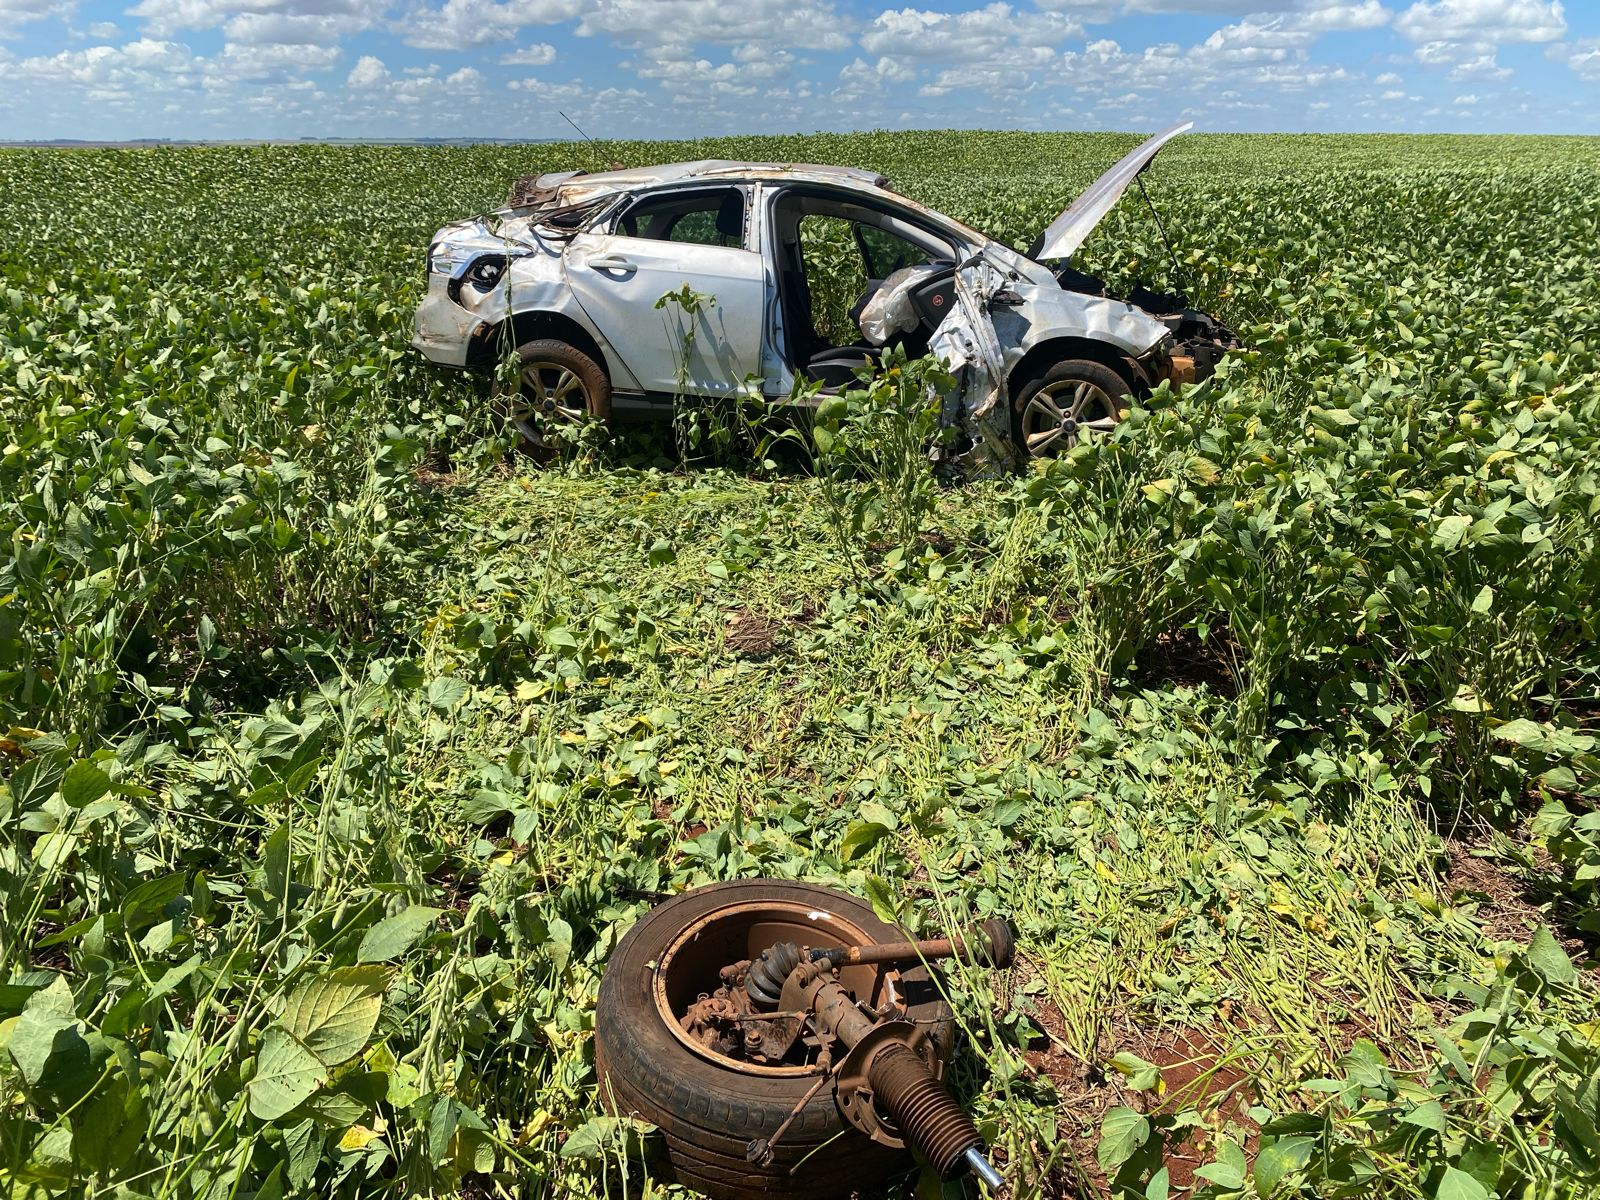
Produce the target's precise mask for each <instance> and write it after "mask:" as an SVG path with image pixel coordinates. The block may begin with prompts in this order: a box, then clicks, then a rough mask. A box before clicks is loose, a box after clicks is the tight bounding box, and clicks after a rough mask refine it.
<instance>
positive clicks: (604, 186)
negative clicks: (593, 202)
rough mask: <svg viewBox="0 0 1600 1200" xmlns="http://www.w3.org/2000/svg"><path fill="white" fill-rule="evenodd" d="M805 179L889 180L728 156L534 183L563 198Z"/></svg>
mask: <svg viewBox="0 0 1600 1200" xmlns="http://www.w3.org/2000/svg"><path fill="white" fill-rule="evenodd" d="M708 178H710V179H715V178H723V179H806V180H811V181H814V182H817V183H844V184H853V185H855V186H856V187H869V188H886V187H888V186H889V180H888V179H887V178H885V177H884V176H882V175H879V174H878V173H877V172H876V171H866V170H862V169H861V168H860V167H829V166H823V165H821V164H818V163H778V162H740V161H738V160H737V159H731V158H699V159H695V160H694V161H692V162H676V163H662V164H661V165H660V166H655V167H628V168H626V169H624V170H620V171H596V172H594V173H592V174H590V173H587V172H583V171H557V172H551V173H549V174H546V175H541V176H539V178H538V179H537V180H536V181H535V184H534V186H535V187H537V188H539V189H541V190H545V189H550V190H554V189H559V190H560V192H561V195H562V198H563V199H564V200H567V201H569V202H570V201H573V200H577V199H580V198H581V197H583V196H590V195H599V194H601V193H602V192H626V191H631V190H633V189H634V188H641V187H650V186H652V185H655V184H660V183H683V182H687V181H689V180H693V179H708Z"/></svg>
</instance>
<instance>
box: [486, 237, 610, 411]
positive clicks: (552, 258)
mask: <svg viewBox="0 0 1600 1200" xmlns="http://www.w3.org/2000/svg"><path fill="white" fill-rule="evenodd" d="M564 250H565V247H564V246H563V245H561V244H559V243H558V244H552V243H550V242H546V241H544V240H542V239H541V240H540V241H539V242H538V243H537V244H536V246H534V247H532V248H528V249H524V250H522V251H520V252H517V253H516V254H515V255H514V257H512V259H511V262H510V264H509V266H508V267H507V268H506V273H505V274H504V275H503V276H502V277H501V279H500V282H499V283H498V284H497V285H496V286H495V287H494V288H493V289H492V290H490V291H489V292H487V293H478V292H477V291H476V290H475V289H473V288H472V287H470V286H465V287H462V288H461V291H460V296H461V307H462V308H464V309H466V310H467V311H468V312H471V313H472V314H473V315H474V316H476V318H477V319H478V321H479V322H480V325H479V328H480V330H481V331H482V336H485V337H489V336H493V333H492V331H493V330H494V329H496V328H498V327H499V326H500V325H502V324H503V323H504V322H505V321H507V320H509V319H511V318H514V317H519V316H523V315H525V314H527V313H552V314H555V315H557V316H560V317H564V318H566V319H567V320H570V321H572V322H573V323H574V324H575V325H577V326H578V327H579V328H580V329H582V330H583V331H584V332H585V333H586V334H588V335H589V337H590V338H592V339H593V340H594V343H595V345H597V346H598V347H600V352H601V354H602V355H603V356H604V358H605V361H604V362H603V363H601V366H603V367H604V368H605V369H606V374H607V376H608V377H609V378H610V380H611V386H612V388H613V390H618V391H636V390H638V387H639V382H638V380H636V379H635V378H634V377H633V374H632V373H631V372H630V371H629V370H628V368H627V366H626V365H624V363H623V361H622V358H621V357H620V356H619V355H618V354H617V352H616V350H615V348H613V347H612V345H611V343H610V342H609V341H607V340H606V337H605V335H604V334H603V333H601V332H600V329H599V328H598V327H597V326H596V325H595V323H594V322H593V321H591V320H590V319H589V314H588V313H586V312H584V310H583V306H582V305H580V304H579V303H578V298H577V297H576V296H575V295H574V294H573V292H572V288H571V286H570V285H569V284H568V282H567V273H566V264H565V255H564V253H563V251H564Z"/></svg>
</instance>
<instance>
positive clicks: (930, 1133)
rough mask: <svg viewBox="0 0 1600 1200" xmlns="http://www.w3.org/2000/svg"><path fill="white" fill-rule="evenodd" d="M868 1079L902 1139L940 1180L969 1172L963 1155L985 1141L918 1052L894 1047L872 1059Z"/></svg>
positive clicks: (908, 1048) (885, 1048)
mask: <svg viewBox="0 0 1600 1200" xmlns="http://www.w3.org/2000/svg"><path fill="white" fill-rule="evenodd" d="M868 1079H869V1080H870V1081H871V1084H872V1093H873V1096H874V1097H875V1098H876V1099H877V1101H878V1103H880V1104H881V1105H882V1106H883V1107H884V1108H885V1109H887V1110H888V1111H889V1113H890V1115H891V1116H893V1117H894V1121H895V1125H896V1126H897V1127H898V1128H899V1130H900V1136H901V1137H903V1138H904V1139H905V1140H906V1141H907V1142H909V1143H910V1144H911V1145H912V1146H913V1147H915V1148H916V1149H917V1150H919V1151H921V1153H922V1156H923V1157H924V1158H926V1159H927V1160H928V1162H929V1164H930V1165H931V1166H932V1167H933V1169H934V1170H935V1171H937V1172H939V1178H940V1179H954V1178H955V1177H956V1176H957V1175H959V1174H961V1173H962V1172H963V1171H965V1170H966V1169H967V1163H966V1161H965V1155H966V1153H967V1151H968V1150H971V1149H973V1148H974V1147H977V1148H980V1149H981V1148H982V1146H983V1139H982V1138H980V1137H979V1136H978V1128H977V1126H975V1125H974V1124H973V1123H972V1118H970V1117H968V1116H967V1114H966V1113H964V1112H962V1111H961V1106H960V1105H958V1104H957V1103H956V1102H955V1099H954V1097H952V1096H951V1095H950V1093H949V1092H947V1091H945V1090H944V1085H943V1084H941V1083H940V1082H939V1081H938V1080H937V1079H935V1078H934V1076H933V1072H932V1071H930V1070H929V1069H928V1064H927V1063H925V1062H923V1061H922V1059H920V1058H919V1057H917V1054H916V1051H914V1050H912V1049H911V1048H910V1047H909V1046H905V1045H902V1044H898V1043H897V1044H895V1045H891V1046H885V1047H884V1048H883V1049H882V1050H880V1051H878V1053H877V1054H875V1055H874V1056H873V1058H872V1066H871V1068H870V1069H869V1071H868Z"/></svg>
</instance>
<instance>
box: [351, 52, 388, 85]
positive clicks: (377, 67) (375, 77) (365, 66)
mask: <svg viewBox="0 0 1600 1200" xmlns="http://www.w3.org/2000/svg"><path fill="white" fill-rule="evenodd" d="M388 82H389V68H388V67H386V66H384V65H383V60H382V59H381V58H376V57H374V56H373V55H371V54H363V55H362V56H361V57H360V58H359V59H358V60H357V61H356V65H355V66H354V67H352V68H350V75H349V77H348V78H346V79H345V84H346V85H347V86H349V87H353V88H363V89H365V88H375V87H382V86H383V85H384V84H386V83H388Z"/></svg>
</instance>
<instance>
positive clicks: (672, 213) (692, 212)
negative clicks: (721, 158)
mask: <svg viewBox="0 0 1600 1200" xmlns="http://www.w3.org/2000/svg"><path fill="white" fill-rule="evenodd" d="M616 231H617V233H619V234H621V235H622V236H623V237H637V238H650V239H652V240H654V241H658V242H686V243H689V244H692V245H697V246H736V247H742V246H743V245H744V193H743V192H741V191H740V190H739V189H738V188H703V189H700V190H698V191H694V192H688V193H684V192H674V193H669V194H667V195H664V196H646V197H645V198H644V199H642V200H640V201H639V203H637V204H635V205H634V206H633V207H632V208H630V209H628V211H627V212H625V213H623V215H622V218H621V220H619V221H618V222H617V229H616Z"/></svg>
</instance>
